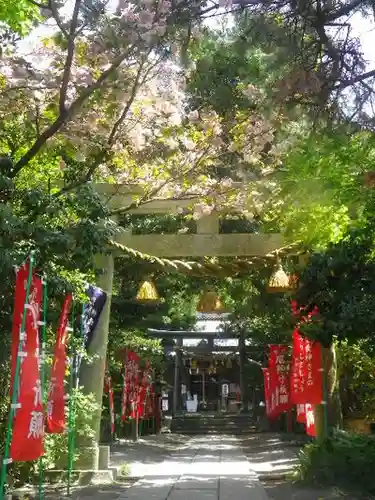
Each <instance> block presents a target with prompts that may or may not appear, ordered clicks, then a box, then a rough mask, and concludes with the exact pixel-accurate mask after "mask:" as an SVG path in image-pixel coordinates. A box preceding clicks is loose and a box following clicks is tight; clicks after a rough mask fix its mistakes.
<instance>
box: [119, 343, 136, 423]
mask: <svg viewBox="0 0 375 500" xmlns="http://www.w3.org/2000/svg"><path fill="white" fill-rule="evenodd" d="M123 379H124V385H123V391H122V404H121V419H122V420H126V418H127V417H132V418H136V416H137V411H138V402H139V401H138V400H139V394H138V379H139V356H138V355H137V354H136V353H135V352H134V351H127V352H126V354H125V361H124V377H123Z"/></svg>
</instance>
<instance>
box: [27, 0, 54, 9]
mask: <svg viewBox="0 0 375 500" xmlns="http://www.w3.org/2000/svg"><path fill="white" fill-rule="evenodd" d="M27 1H28V2H29V3H31V4H32V5H35V6H36V7H39V9H49V5H48V4H42V3H39V2H36V1H35V0H27Z"/></svg>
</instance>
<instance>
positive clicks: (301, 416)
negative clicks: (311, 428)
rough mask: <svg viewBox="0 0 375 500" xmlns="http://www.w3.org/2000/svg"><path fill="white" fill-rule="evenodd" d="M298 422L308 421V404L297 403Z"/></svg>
mask: <svg viewBox="0 0 375 500" xmlns="http://www.w3.org/2000/svg"><path fill="white" fill-rule="evenodd" d="M296 420H297V422H299V423H300V424H304V423H306V405H302V404H301V405H297V417H296Z"/></svg>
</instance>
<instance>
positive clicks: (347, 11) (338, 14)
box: [323, 0, 363, 23]
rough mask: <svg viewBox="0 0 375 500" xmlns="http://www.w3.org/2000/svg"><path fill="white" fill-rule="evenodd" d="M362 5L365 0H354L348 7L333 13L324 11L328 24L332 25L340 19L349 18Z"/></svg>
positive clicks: (344, 6)
mask: <svg viewBox="0 0 375 500" xmlns="http://www.w3.org/2000/svg"><path fill="white" fill-rule="evenodd" d="M362 3H363V0H353V1H352V2H351V3H349V4H348V5H343V6H342V7H340V8H339V9H337V10H334V11H331V13H327V12H324V11H323V13H324V14H325V19H326V22H328V23H331V22H332V21H336V20H337V19H339V18H340V17H343V16H347V15H348V14H350V13H351V12H352V11H353V10H354V9H356V8H357V7H359V6H360V5H361V4H362Z"/></svg>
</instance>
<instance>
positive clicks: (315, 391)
mask: <svg viewBox="0 0 375 500" xmlns="http://www.w3.org/2000/svg"><path fill="white" fill-rule="evenodd" d="M321 356H322V354H321V346H320V344H319V342H314V341H312V340H310V339H308V338H306V337H304V336H303V335H301V334H300V332H299V330H298V328H296V329H295V330H294V332H293V350H292V365H291V372H290V396H291V402H292V403H293V404H306V403H310V404H320V403H321V402H322V399H323V397H322V396H323V395H322V363H321V359H322V358H321Z"/></svg>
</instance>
